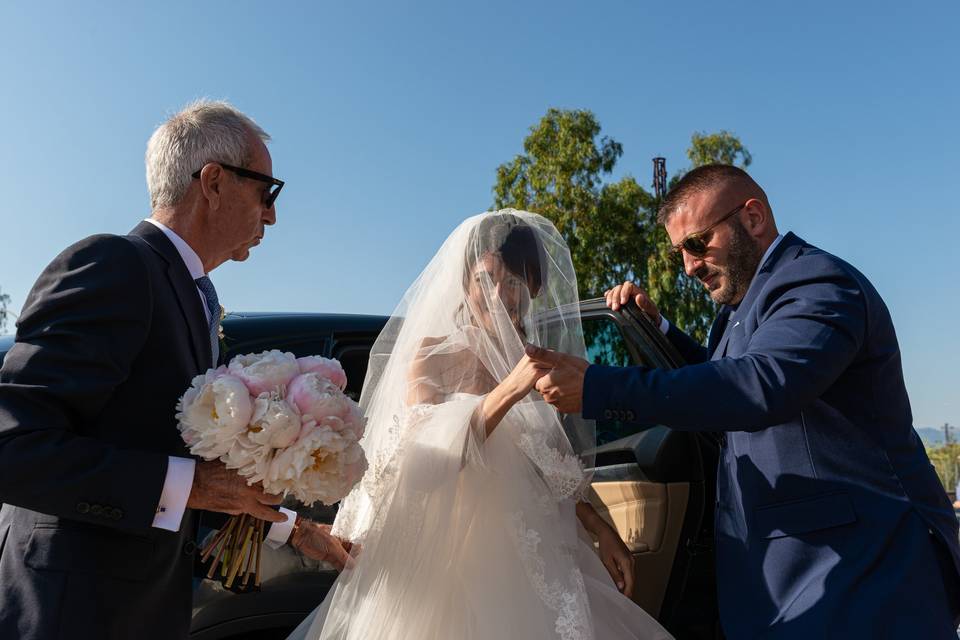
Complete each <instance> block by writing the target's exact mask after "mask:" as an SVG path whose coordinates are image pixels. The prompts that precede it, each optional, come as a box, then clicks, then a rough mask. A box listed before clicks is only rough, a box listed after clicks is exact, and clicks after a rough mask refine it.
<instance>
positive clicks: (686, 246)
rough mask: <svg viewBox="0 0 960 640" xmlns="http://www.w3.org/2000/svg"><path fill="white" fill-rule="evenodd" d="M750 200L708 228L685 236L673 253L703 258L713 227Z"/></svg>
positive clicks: (735, 212)
mask: <svg viewBox="0 0 960 640" xmlns="http://www.w3.org/2000/svg"><path fill="white" fill-rule="evenodd" d="M751 200H752V198H751ZM748 202H750V200H747V201H746V202H744V203H743V204H741V205H739V206H738V207H737V208H736V209H734V210H733V211H731V212H730V213H728V214H726V215H724V216H723V217H722V218H720V219H719V220H717V221H716V222H714V223H713V224H712V225H710V226H709V227H707V228H706V229H703V230H701V231H697V232H696V233H691V234H689V235H687V236H686V237H684V239H683V240H681V241H680V242H678V243H677V244H675V245H673V254H674V255H675V256H676V257H677V258H679V259H682V258H683V252H684V251H686V252H687V253H689V254H690V255H691V256H693V257H695V258H702V257H703V256H705V255H707V243H708V242H710V236H709V235H708V234H709V233H710V231H712V230H713V228H714V227H716V226H717V225H719V224H720V223H722V222H726V221H727V220H729V219H730V218H732V217H733V216H735V215H736V214H738V213H740V210H741V209H743V208H744V207H745V206H747V203H748Z"/></svg>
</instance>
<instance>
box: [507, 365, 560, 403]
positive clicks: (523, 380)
mask: <svg viewBox="0 0 960 640" xmlns="http://www.w3.org/2000/svg"><path fill="white" fill-rule="evenodd" d="M548 373H550V368H549V367H545V366H543V365H542V364H540V363H537V362H534V361H533V360H531V359H530V357H529V356H527V355H524V356H523V357H522V358H520V362H518V363H517V366H515V367H514V368H513V371H511V372H510V373H509V374H507V377H506V378H504V379H503V382H501V383H500V386H501V387H502V388H503V390H504V391H505V392H506V393H507V395H508V397H509V398H510V400H511V401H512V402H513V403H516V402H519V401H520V400H522V399H523V398H525V397H527V394H528V393H530V392H531V391H533V387H534V385H535V384H536V383H537V380H539V379H540V378H542V377H543V376H545V375H547V374H548Z"/></svg>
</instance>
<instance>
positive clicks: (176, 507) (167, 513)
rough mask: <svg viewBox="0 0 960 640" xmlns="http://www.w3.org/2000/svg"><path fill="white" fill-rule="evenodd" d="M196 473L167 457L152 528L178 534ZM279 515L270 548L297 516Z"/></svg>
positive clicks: (193, 258) (185, 249) (192, 259)
mask: <svg viewBox="0 0 960 640" xmlns="http://www.w3.org/2000/svg"><path fill="white" fill-rule="evenodd" d="M146 221H147V222H149V223H150V224H152V225H153V226H155V227H156V228H158V229H160V230H161V231H163V234H164V235H165V236H167V238H168V239H169V240H170V242H172V243H173V246H174V247H176V249H177V253H179V254H180V258H181V259H182V260H183V264H184V265H186V267H187V271H189V272H190V277H191V278H193V279H194V280H196V279H197V278H200V277H202V276H205V275H207V274H206V273H205V272H204V271H203V261H201V260H200V256H198V255H197V252H196V251H194V250H193V248H192V247H191V246H190V245H189V244H187V242H186V240H184V239H183V238H181V237H180V236H178V235H177V234H176V232H174V231H173V230H172V229H169V228H168V227H166V226H165V225H164V224H162V223H160V222H158V221H157V220H154V219H153V218H147V220H146ZM197 295H199V296H200V302H201V305H200V306H201V307H203V313H204V315H205V316H206V318H207V322H208V323H209V322H210V310H209V308H208V307H207V299H206V298H205V297H204V295H203V292H202V291H200V289H197ZM195 471H196V461H195V460H193V459H191V458H180V457H176V456H170V461H169V463H168V464H167V475H166V478H164V481H163V490H162V491H161V492H160V502H159V504H158V505H157V511H156V515H155V516H154V518H153V526H154V527H156V528H158V529H166V530H167V531H179V530H180V524H181V523H182V522H183V513H184V511H186V509H187V501H188V500H189V499H190V490H191V489H192V488H193V474H194V472H195ZM280 511H281V512H282V513H283V514H285V515H286V516H287V520H286V522H278V523H275V524H273V525H271V526H270V531H269V532H268V533H267V537H266V541H267V543H268V544H269V545H270V546H271V547H279V546H281V545H283V544H285V543H286V541H287V539H288V538H289V537H290V532H291V531H292V530H293V523H294V521H295V520H296V515H297V514H296V513H295V512H293V511H290V510H289V509H284V508H282V507H281V509H280Z"/></svg>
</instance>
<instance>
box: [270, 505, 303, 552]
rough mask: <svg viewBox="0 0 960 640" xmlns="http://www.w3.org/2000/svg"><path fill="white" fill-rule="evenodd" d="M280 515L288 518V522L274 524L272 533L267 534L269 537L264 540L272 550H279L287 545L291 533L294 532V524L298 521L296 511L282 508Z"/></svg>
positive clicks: (271, 529) (271, 528) (271, 527)
mask: <svg viewBox="0 0 960 640" xmlns="http://www.w3.org/2000/svg"><path fill="white" fill-rule="evenodd" d="M280 513H282V514H283V515H285V516H287V520H286V522H274V523H273V524H271V525H270V531H268V532H267V537H266V538H265V539H264V542H266V543H267V546H269V547H270V548H271V549H279V548H280V547H282V546H283V545H285V544H287V540H289V539H290V533H291V532H292V531H293V523H294V522H296V521H297V512H296V511H291V510H290V509H284V508H283V507H280Z"/></svg>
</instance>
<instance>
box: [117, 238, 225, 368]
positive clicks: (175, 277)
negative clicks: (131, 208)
mask: <svg viewBox="0 0 960 640" xmlns="http://www.w3.org/2000/svg"><path fill="white" fill-rule="evenodd" d="M130 235H131V236H137V237H139V238H142V239H143V240H144V241H145V242H146V243H147V244H149V245H150V247H151V248H152V249H153V250H154V251H156V252H157V253H158V254H160V256H161V257H162V258H163V259H164V260H165V261H166V263H167V279H168V280H169V281H170V286H171V287H172V288H173V292H174V294H176V297H177V302H178V303H179V304H180V312H181V313H182V314H183V319H184V321H185V322H186V324H187V329H188V331H189V332H190V342H191V345H192V346H193V357H194V360H195V361H196V363H197V369H198V371H206V370H207V369H209V368H210V364H211V361H212V360H213V351H212V347H211V345H210V333H209V327H208V326H207V316H206V313H205V312H204V310H203V305H202V303H201V302H200V294H199V293H198V291H197V285H196V283H194V281H193V278H191V277H190V272H189V271H188V270H187V265H185V264H184V263H183V258H181V257H180V253H179V252H178V251H177V248H176V247H174V246H173V243H172V242H170V240H169V239H168V238H167V236H165V235H164V233H163V231H161V230H160V229H158V228H157V227H155V226H153V225H152V224H150V223H149V222H141V223H140V224H138V225H137V226H136V227H135V228H134V229H133V231H131V232H130Z"/></svg>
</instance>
